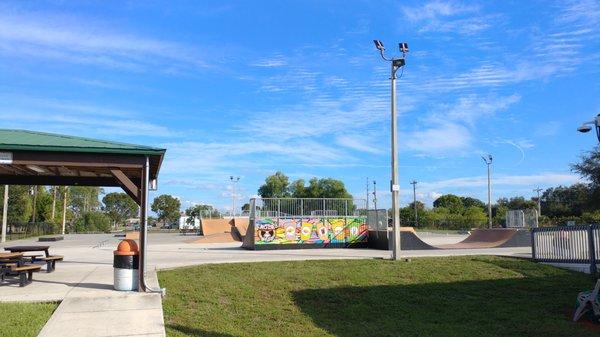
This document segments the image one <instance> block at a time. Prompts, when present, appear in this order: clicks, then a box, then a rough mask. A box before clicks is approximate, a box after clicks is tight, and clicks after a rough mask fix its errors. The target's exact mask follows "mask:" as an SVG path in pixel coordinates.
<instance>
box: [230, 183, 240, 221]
mask: <svg viewBox="0 0 600 337" xmlns="http://www.w3.org/2000/svg"><path fill="white" fill-rule="evenodd" d="M229 180H231V186H232V187H231V190H232V193H231V218H232V219H234V218H235V184H237V182H238V181H240V177H234V176H229Z"/></svg>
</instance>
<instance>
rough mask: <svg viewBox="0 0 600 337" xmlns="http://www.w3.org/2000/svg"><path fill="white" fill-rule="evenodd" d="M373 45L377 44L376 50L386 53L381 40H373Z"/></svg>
mask: <svg viewBox="0 0 600 337" xmlns="http://www.w3.org/2000/svg"><path fill="white" fill-rule="evenodd" d="M373 43H375V48H377V50H379V51H384V50H385V47H384V46H383V43H382V42H381V41H379V40H373Z"/></svg>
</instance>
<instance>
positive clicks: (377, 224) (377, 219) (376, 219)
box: [373, 180, 387, 240]
mask: <svg viewBox="0 0 600 337" xmlns="http://www.w3.org/2000/svg"><path fill="white" fill-rule="evenodd" d="M373 207H374V208H375V226H376V227H375V233H376V235H377V239H378V240H379V211H378V210H377V181H375V180H373ZM385 230H386V232H387V224H386V228H385Z"/></svg>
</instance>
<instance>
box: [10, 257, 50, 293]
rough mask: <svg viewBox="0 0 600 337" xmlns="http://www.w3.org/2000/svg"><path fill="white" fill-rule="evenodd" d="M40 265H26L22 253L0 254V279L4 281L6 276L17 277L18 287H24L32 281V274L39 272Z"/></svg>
mask: <svg viewBox="0 0 600 337" xmlns="http://www.w3.org/2000/svg"><path fill="white" fill-rule="evenodd" d="M41 268H42V266H40V265H33V264H30V265H26V264H25V263H24V259H23V253H0V278H1V279H2V281H4V277H5V276H7V275H18V276H19V286H20V287H24V286H25V285H27V284H29V283H31V281H32V280H33V272H35V271H39V270H40V269H41Z"/></svg>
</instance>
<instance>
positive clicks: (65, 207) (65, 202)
mask: <svg viewBox="0 0 600 337" xmlns="http://www.w3.org/2000/svg"><path fill="white" fill-rule="evenodd" d="M68 192H69V190H68V187H67V186H65V189H64V191H63V214H62V235H65V225H66V223H67V195H68Z"/></svg>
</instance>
